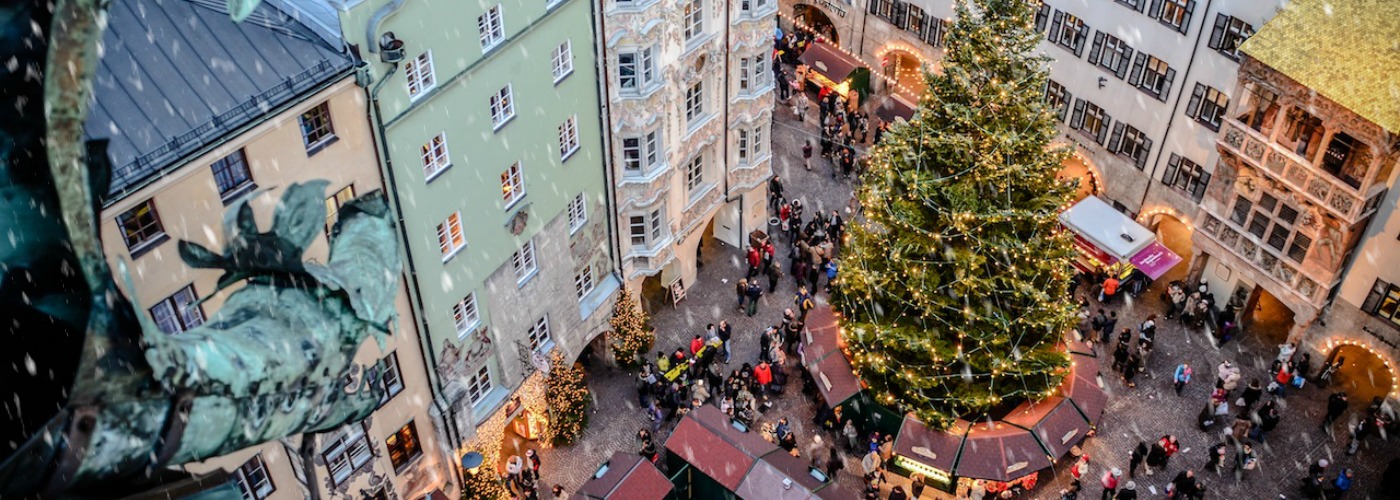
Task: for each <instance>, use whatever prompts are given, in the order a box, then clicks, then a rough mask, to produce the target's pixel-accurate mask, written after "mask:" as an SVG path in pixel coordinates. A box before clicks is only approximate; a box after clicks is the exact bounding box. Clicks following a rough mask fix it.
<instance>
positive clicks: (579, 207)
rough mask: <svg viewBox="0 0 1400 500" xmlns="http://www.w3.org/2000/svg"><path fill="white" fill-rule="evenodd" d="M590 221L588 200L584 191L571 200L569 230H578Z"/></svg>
mask: <svg viewBox="0 0 1400 500" xmlns="http://www.w3.org/2000/svg"><path fill="white" fill-rule="evenodd" d="M586 222H588V202H587V199H586V198H585V197H584V195H583V193H579V194H578V196H574V199H573V201H570V202H569V232H570V233H572V232H574V231H578V230H579V228H581V227H583V224H584V223H586Z"/></svg>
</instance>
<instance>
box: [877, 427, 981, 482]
mask: <svg viewBox="0 0 1400 500" xmlns="http://www.w3.org/2000/svg"><path fill="white" fill-rule="evenodd" d="M969 427H972V423H971V422H968V421H966V420H958V421H957V422H954V423H953V425H952V426H951V427H949V428H947V429H944V430H941V431H935V430H932V429H929V428H928V426H926V425H924V423H923V422H920V421H919V420H918V419H915V418H914V417H913V416H912V415H906V416H905V417H904V422H903V423H901V424H900V426H899V435H898V436H896V437H895V439H894V453H895V456H894V466H895V467H896V468H897V469H898V472H900V473H902V474H904V475H913V474H915V473H917V474H923V476H924V478H926V480H927V481H928V482H927V483H925V484H928V485H929V486H930V487H933V488H937V489H939V490H942V491H945V492H948V493H953V492H954V491H955V490H954V487H955V486H956V484H957V483H955V482H954V479H955V478H954V477H953V465H954V464H956V463H957V460H958V453H959V452H960V451H962V444H963V438H965V437H967V429H968V428H969Z"/></svg>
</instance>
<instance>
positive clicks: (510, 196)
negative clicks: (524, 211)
mask: <svg viewBox="0 0 1400 500" xmlns="http://www.w3.org/2000/svg"><path fill="white" fill-rule="evenodd" d="M524 197H525V174H524V173H523V172H522V171H521V170H520V162H518V161H517V162H515V163H512V164H511V165H510V168H507V169H506V171H505V172H501V200H502V201H505V206H506V208H510V207H511V206H512V205H515V202H517V201H520V199H521V198H524Z"/></svg>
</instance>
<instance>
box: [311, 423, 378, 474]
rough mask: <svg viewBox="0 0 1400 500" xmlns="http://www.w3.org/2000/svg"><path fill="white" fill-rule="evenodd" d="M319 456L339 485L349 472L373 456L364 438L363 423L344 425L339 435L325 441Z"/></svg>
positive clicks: (367, 461)
mask: <svg viewBox="0 0 1400 500" xmlns="http://www.w3.org/2000/svg"><path fill="white" fill-rule="evenodd" d="M321 456H322V458H324V459H325V461H326V469H327V470H329V471H330V473H331V481H332V482H334V483H335V484H337V485H339V484H340V483H342V482H344V481H345V480H346V479H349V478H350V473H352V472H355V469H358V468H360V466H362V465H364V464H367V463H369V460H370V459H371V458H374V452H373V451H372V450H371V449H370V445H369V440H368V439H366V438H365V428H364V424H362V423H353V424H348V425H346V426H345V430H344V431H341V432H340V435H339V436H337V437H336V438H335V439H332V440H330V441H328V442H327V444H326V448H325V451H322V452H321Z"/></svg>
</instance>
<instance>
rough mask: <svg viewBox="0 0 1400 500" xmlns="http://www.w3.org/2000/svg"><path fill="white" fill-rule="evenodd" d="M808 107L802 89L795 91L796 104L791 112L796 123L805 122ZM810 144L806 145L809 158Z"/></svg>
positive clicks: (810, 102)
mask: <svg viewBox="0 0 1400 500" xmlns="http://www.w3.org/2000/svg"><path fill="white" fill-rule="evenodd" d="M810 107H812V101H811V100H810V99H807V93H806V92H803V91H802V89H798V90H797V103H795V104H793V105H792V110H793V112H794V113H796V114H797V121H798V122H802V123H805V122H806V121H807V108H810ZM811 144H812V143H811V141H808V142H807V145H808V147H807V151H808V156H809V157H810V156H811V154H810V153H811V150H812V148H811ZM807 170H811V167H808V168H807Z"/></svg>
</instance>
